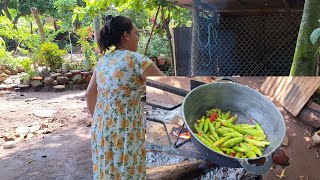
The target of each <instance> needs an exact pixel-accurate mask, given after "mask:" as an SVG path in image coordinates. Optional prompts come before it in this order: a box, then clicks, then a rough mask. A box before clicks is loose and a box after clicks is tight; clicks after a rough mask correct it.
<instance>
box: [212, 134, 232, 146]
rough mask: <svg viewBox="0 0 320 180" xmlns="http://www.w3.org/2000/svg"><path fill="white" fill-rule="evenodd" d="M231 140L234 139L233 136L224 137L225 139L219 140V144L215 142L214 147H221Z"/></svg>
mask: <svg viewBox="0 0 320 180" xmlns="http://www.w3.org/2000/svg"><path fill="white" fill-rule="evenodd" d="M230 138H232V137H231V136H227V137H223V138H221V139H219V140H218V141H217V142H215V143H214V144H213V145H214V146H217V147H219V146H220V145H221V144H223V143H224V142H226V141H227V140H229V139H230Z"/></svg>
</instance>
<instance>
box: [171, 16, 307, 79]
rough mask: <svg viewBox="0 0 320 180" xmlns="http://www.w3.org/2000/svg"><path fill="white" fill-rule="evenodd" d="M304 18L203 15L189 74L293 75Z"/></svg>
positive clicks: (200, 19)
mask: <svg viewBox="0 0 320 180" xmlns="http://www.w3.org/2000/svg"><path fill="white" fill-rule="evenodd" d="M301 17H302V13H290V14H274V15H260V16H233V17H230V16H228V17H223V16H221V17H219V18H206V17H203V16H201V15H200V16H199V20H198V26H196V28H195V29H196V31H195V32H192V33H194V34H193V35H194V38H193V39H195V40H196V41H195V43H192V45H191V51H190V58H191V57H193V61H189V62H190V63H189V68H188V69H189V72H188V75H191V76H192V75H193V76H212V75H216V76H232V75H241V76H269V75H289V73H290V68H291V65H292V60H293V56H294V51H295V46H296V39H297V37H298V32H299V26H300V22H301ZM191 38H192V35H191V33H190V39H191ZM190 43H191V41H190ZM189 47H190V46H189ZM192 49H193V50H192ZM177 51H179V50H177ZM177 53H179V52H177ZM191 53H195V54H193V55H191ZM178 64H179V63H177V65H178ZM177 68H179V67H177ZM177 75H179V74H177Z"/></svg>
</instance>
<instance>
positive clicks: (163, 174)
mask: <svg viewBox="0 0 320 180" xmlns="http://www.w3.org/2000/svg"><path fill="white" fill-rule="evenodd" d="M213 167H215V165H214V164H212V163H210V162H206V161H203V160H196V161H185V162H181V163H177V164H171V165H165V166H158V167H152V168H148V169H147V179H149V180H166V179H193V178H196V177H199V176H201V175H203V174H205V173H206V172H207V171H208V169H211V168H213Z"/></svg>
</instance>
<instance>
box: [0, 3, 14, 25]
mask: <svg viewBox="0 0 320 180" xmlns="http://www.w3.org/2000/svg"><path fill="white" fill-rule="evenodd" d="M8 3H9V1H8V0H5V1H3V2H2V3H1V4H2V9H3V11H4V13H5V15H6V16H7V18H9V19H10V20H11V21H12V17H11V14H10V13H9V10H8ZM1 14H2V12H1Z"/></svg>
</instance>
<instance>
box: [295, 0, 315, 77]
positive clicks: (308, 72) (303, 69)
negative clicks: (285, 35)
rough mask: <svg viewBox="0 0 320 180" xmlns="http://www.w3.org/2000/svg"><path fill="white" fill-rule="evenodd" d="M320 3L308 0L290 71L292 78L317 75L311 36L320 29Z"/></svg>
mask: <svg viewBox="0 0 320 180" xmlns="http://www.w3.org/2000/svg"><path fill="white" fill-rule="evenodd" d="M319 9H320V1H319V0H306V1H305V4H304V9H303V16H302V20H301V24H300V30H299V35H298V39H297V45H296V50H295V53H294V57H293V63H292V67H291V71H290V75H291V76H314V75H316V62H317V61H316V50H317V49H316V48H315V47H314V46H313V45H312V43H311V41H310V35H311V33H312V31H313V30H314V29H316V28H317V27H318V20H319V19H320V13H319Z"/></svg>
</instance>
